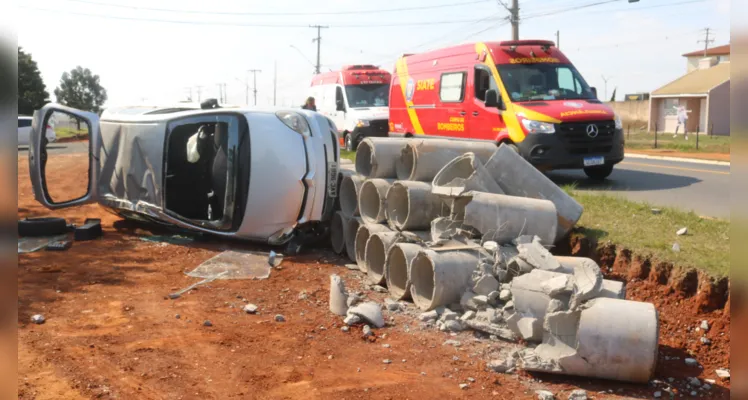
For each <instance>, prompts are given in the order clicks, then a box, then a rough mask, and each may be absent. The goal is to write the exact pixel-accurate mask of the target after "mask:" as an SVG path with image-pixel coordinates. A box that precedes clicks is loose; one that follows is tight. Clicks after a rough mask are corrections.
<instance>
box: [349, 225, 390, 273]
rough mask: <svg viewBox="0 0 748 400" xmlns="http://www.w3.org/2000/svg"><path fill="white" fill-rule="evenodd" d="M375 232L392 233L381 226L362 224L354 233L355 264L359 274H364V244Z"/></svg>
mask: <svg viewBox="0 0 748 400" xmlns="http://www.w3.org/2000/svg"><path fill="white" fill-rule="evenodd" d="M377 232H392V230H391V229H390V228H388V227H387V226H385V225H381V224H365V223H362V224H360V225H359V227H358V230H357V231H356V239H355V241H354V243H355V246H354V247H355V253H356V264H357V265H358V269H359V270H361V272H366V243H367V242H368V241H369V236H371V234H372V233H377Z"/></svg>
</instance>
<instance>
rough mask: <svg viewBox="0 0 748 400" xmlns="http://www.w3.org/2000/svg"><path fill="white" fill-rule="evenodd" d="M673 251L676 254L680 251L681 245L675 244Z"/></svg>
mask: <svg viewBox="0 0 748 400" xmlns="http://www.w3.org/2000/svg"><path fill="white" fill-rule="evenodd" d="M673 251H674V252H676V253H677V252H679V251H680V245H679V244H678V243H673Z"/></svg>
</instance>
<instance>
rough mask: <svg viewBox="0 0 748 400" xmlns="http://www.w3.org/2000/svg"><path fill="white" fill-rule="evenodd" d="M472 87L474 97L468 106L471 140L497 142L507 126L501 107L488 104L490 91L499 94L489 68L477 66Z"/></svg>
mask: <svg viewBox="0 0 748 400" xmlns="http://www.w3.org/2000/svg"><path fill="white" fill-rule="evenodd" d="M471 86H472V88H471V90H472V91H473V94H474V96H473V99H472V101H470V102H469V104H468V106H467V108H468V118H469V120H470V138H472V139H483V140H496V139H497V136H499V134H500V132H501V130H502V129H504V127H505V124H504V121H503V119H502V115H501V110H500V109H499V107H497V106H495V105H490V104H489V105H487V104H486V93H487V92H488V91H489V90H494V91H495V92H496V93H499V87H498V85H497V84H496V80H495V79H494V78H493V75H492V74H491V71H490V70H489V69H488V67H486V66H485V65H476V66H475V69H474V75H473V80H472V85H471Z"/></svg>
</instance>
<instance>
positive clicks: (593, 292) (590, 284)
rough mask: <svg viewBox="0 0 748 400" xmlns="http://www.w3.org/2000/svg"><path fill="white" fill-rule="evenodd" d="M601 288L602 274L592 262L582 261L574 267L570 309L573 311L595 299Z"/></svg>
mask: <svg viewBox="0 0 748 400" xmlns="http://www.w3.org/2000/svg"><path fill="white" fill-rule="evenodd" d="M602 288H603V273H602V271H600V267H599V266H598V265H597V263H596V262H595V261H594V260H591V259H589V258H587V259H583V260H582V262H580V263H577V264H576V265H574V294H573V295H572V298H571V304H570V305H569V307H570V308H572V309H574V308H576V307H578V306H579V305H581V304H582V303H583V302H585V301H587V300H589V299H592V298H595V297H597V295H598V294H599V293H600V291H602Z"/></svg>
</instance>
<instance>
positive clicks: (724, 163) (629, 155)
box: [624, 153, 730, 167]
mask: <svg viewBox="0 0 748 400" xmlns="http://www.w3.org/2000/svg"><path fill="white" fill-rule="evenodd" d="M626 158H643V159H646V160H663V161H679V162H687V163H693V164H707V165H721V166H726V167H729V166H730V162H729V161H714V160H702V159H699V158H683V157H667V156H650V155H648V154H637V153H625V154H624V159H626Z"/></svg>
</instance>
